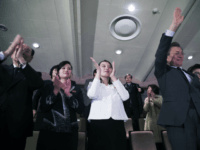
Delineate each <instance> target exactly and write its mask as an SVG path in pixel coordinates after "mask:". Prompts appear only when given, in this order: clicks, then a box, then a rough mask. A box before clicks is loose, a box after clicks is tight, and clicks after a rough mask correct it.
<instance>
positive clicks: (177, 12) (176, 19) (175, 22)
mask: <svg viewBox="0 0 200 150" xmlns="http://www.w3.org/2000/svg"><path fill="white" fill-rule="evenodd" d="M183 19H184V16H181V9H180V8H179V7H176V9H175V10H174V14H173V21H172V24H171V25H170V27H169V30H171V31H174V32H175V31H176V30H177V28H178V27H179V25H180V24H181V23H182V22H183Z"/></svg>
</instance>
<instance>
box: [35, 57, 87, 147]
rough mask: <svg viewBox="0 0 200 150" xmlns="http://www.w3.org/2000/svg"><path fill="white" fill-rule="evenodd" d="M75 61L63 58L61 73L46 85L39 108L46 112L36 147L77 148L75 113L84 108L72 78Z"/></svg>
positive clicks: (59, 69)
mask: <svg viewBox="0 0 200 150" xmlns="http://www.w3.org/2000/svg"><path fill="white" fill-rule="evenodd" d="M71 75H72V65H71V63H70V62H69V61H63V62H61V63H60V64H59V65H58V76H56V78H54V80H53V82H51V83H50V84H48V85H45V87H44V88H43V89H44V91H43V93H42V98H41V101H40V109H41V111H42V112H43V113H45V115H44V119H43V122H42V128H41V131H40V134H39V137H38V143H37V150H66V149H67V150H76V149H77V144H78V122H77V117H76V113H79V114H80V113H82V112H83V110H84V104H83V95H82V92H81V89H80V88H79V87H78V86H77V85H76V83H75V82H74V81H71V80H70V78H71Z"/></svg>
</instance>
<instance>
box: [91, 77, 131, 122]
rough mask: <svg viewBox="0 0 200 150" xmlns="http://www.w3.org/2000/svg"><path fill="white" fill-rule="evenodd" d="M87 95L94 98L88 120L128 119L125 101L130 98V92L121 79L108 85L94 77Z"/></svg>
mask: <svg viewBox="0 0 200 150" xmlns="http://www.w3.org/2000/svg"><path fill="white" fill-rule="evenodd" d="M87 95H88V97H89V98H90V99H92V102H91V108H90V114H89V117H88V120H102V119H109V118H112V119H114V120H128V117H127V115H126V112H125V110H124V105H123V101H126V100H127V99H128V98H129V93H128V91H127V90H126V89H125V88H124V86H123V85H122V83H121V82H120V81H119V79H118V80H117V81H115V82H113V84H112V85H107V86H106V85H105V84H103V83H100V80H99V79H96V78H94V80H93V82H90V83H89V85H88V92H87Z"/></svg>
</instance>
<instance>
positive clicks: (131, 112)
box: [124, 74, 144, 131]
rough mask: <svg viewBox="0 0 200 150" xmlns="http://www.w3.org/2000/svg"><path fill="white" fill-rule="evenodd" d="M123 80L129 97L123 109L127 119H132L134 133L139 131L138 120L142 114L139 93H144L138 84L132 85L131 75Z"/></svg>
mask: <svg viewBox="0 0 200 150" xmlns="http://www.w3.org/2000/svg"><path fill="white" fill-rule="evenodd" d="M124 78H125V80H126V83H125V84H124V86H125V88H126V90H127V91H128V92H129V95H130V97H129V99H128V100H127V101H125V102H124V108H125V111H126V114H127V116H128V118H132V121H133V129H134V131H139V130H140V127H139V118H140V114H141V113H142V112H143V103H142V97H141V93H144V90H143V89H142V88H141V87H140V86H139V84H136V83H132V75H130V74H127V75H126V76H125V77H124Z"/></svg>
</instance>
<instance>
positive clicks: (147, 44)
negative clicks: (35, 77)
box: [0, 0, 200, 81]
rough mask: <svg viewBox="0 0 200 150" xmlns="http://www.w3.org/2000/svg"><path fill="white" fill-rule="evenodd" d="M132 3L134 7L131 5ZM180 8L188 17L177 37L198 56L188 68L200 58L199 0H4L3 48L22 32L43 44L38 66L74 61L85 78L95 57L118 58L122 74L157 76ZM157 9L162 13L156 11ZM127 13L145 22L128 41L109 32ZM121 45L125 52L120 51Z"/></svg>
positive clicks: (0, 6) (0, 1) (0, 13)
mask: <svg viewBox="0 0 200 150" xmlns="http://www.w3.org/2000/svg"><path fill="white" fill-rule="evenodd" d="M130 4H133V5H135V8H136V10H135V11H133V12H130V11H129V10H128V6H129V5H130ZM175 7H180V8H181V9H182V10H183V14H185V15H187V16H186V18H185V20H184V22H183V24H182V25H181V27H180V28H179V30H178V32H177V33H176V36H175V38H174V39H175V40H176V41H178V42H180V44H181V45H182V46H183V48H184V49H185V50H184V52H185V57H187V56H188V55H195V56H194V59H193V60H186V59H185V61H184V64H183V67H184V68H185V69H187V68H188V67H189V66H191V65H193V64H195V63H200V61H199V59H198V58H199V56H200V49H199V47H200V31H199V29H200V21H199V20H200V2H199V0H196V1H195V0H0V24H4V25H6V26H7V27H8V31H7V32H3V31H0V50H5V49H6V48H7V47H8V45H9V43H10V42H11V41H12V40H13V38H14V37H15V35H16V34H21V35H22V36H23V37H24V39H25V42H26V43H27V44H28V45H30V46H31V45H32V43H34V42H38V43H39V44H40V45H41V47H40V48H39V49H36V54H35V56H34V59H33V61H32V62H31V66H33V68H35V69H36V70H38V71H42V72H49V70H50V68H51V67H52V66H53V65H56V64H58V63H59V62H61V61H63V60H69V61H70V62H71V63H72V65H73V68H74V70H73V73H74V75H75V76H76V77H80V78H84V77H86V76H88V75H91V74H92V70H93V69H94V65H93V64H92V62H91V60H90V58H89V57H90V56H92V57H94V58H95V60H96V61H97V62H100V61H101V60H104V59H107V60H109V61H111V62H112V61H115V62H116V63H115V64H116V71H117V72H116V75H117V76H118V77H123V76H124V75H125V74H127V73H130V74H132V75H133V76H135V77H136V78H137V79H139V80H140V81H143V80H145V79H147V78H148V77H151V76H153V69H152V68H153V63H154V60H155V57H154V55H155V52H156V49H157V47H158V44H159V40H160V37H161V34H162V33H163V32H165V30H166V29H167V28H168V27H169V25H170V23H171V21H172V14H173V11H174V9H175ZM153 8H158V10H159V13H158V14H153V13H152V10H153ZM124 14H129V15H133V16H135V17H137V18H138V19H139V20H140V21H141V23H142V30H141V33H140V34H139V35H138V36H137V37H136V38H134V39H132V40H129V41H120V40H117V39H115V38H114V37H113V36H112V35H111V34H110V32H109V25H110V23H111V21H112V20H113V19H114V18H115V17H117V16H119V15H124ZM117 49H120V50H122V54H121V55H116V54H115V50H117ZM9 63H11V60H9V59H8V60H7V64H9Z"/></svg>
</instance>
